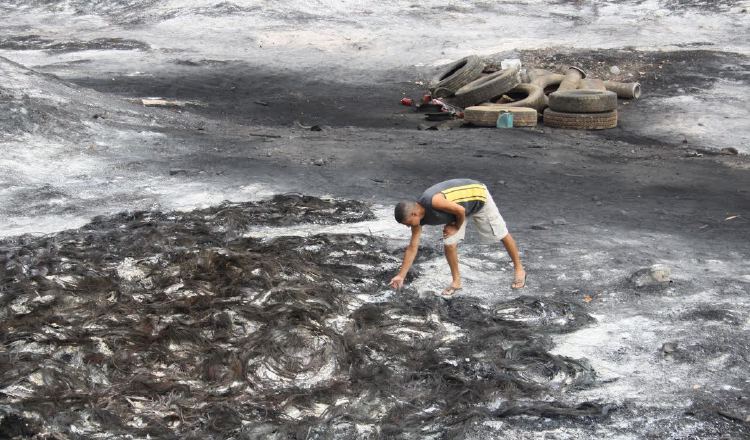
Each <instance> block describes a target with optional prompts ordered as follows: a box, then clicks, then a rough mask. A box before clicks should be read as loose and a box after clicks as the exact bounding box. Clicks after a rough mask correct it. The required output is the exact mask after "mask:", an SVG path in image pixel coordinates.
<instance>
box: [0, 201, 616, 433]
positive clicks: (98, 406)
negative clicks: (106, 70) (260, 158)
mask: <svg viewBox="0 0 750 440" xmlns="http://www.w3.org/2000/svg"><path fill="white" fill-rule="evenodd" d="M370 216H371V213H370V212H369V210H368V209H367V208H366V207H365V206H364V205H363V204H361V203H359V202H347V201H331V200H321V199H317V198H312V197H305V196H296V195H285V196H278V197H276V198H274V199H272V200H269V201H265V202H258V203H245V204H229V203H226V204H223V205H221V206H218V207H214V208H210V209H203V210H196V211H192V212H173V213H158V212H136V213H123V214H119V215H115V216H111V217H99V218H96V219H95V220H94V221H92V222H91V223H90V224H88V225H86V226H84V227H82V228H80V229H77V230H69V231H64V232H60V233H58V234H54V235H48V236H42V237H32V236H20V237H14V238H9V239H6V240H4V241H2V242H0V283H1V284H0V436H2V437H19V438H20V437H28V436H33V435H36V434H38V435H40V436H44V435H48V434H50V433H62V434H64V435H66V436H70V437H71V438H81V437H93V436H97V435H99V436H108V437H117V436H134V437H140V438H145V437H146V436H151V437H156V438H201V439H204V438H230V437H232V438H279V439H281V438H285V439H286V438H332V437H336V438H363V437H364V438H368V437H369V438H375V437H382V436H393V437H399V438H402V437H410V438H411V437H420V438H440V437H444V436H446V435H452V434H458V433H460V432H463V431H464V430H465V429H467V427H470V426H472V425H475V424H476V423H479V422H481V421H484V420H487V419H493V418H505V419H506V420H508V421H509V423H511V422H512V421H513V420H515V419H519V418H517V417H515V416H519V415H525V416H531V417H545V418H554V419H556V420H559V421H560V423H566V424H567V423H581V422H582V421H583V422H584V423H589V422H587V421H586V420H588V419H590V418H601V417H605V416H606V414H607V413H608V412H609V410H610V409H611V407H610V406H609V405H603V404H599V403H595V402H571V401H569V400H570V398H568V397H567V396H566V391H567V390H569V389H572V388H582V387H589V386H592V384H593V383H594V382H595V374H594V372H593V370H592V369H591V367H590V366H589V365H588V364H587V363H586V362H585V361H583V360H576V359H571V358H567V357H563V356H556V355H552V354H550V353H549V352H548V350H549V349H550V348H551V347H552V342H551V338H550V337H549V334H550V333H556V332H557V333H559V332H565V331H572V330H574V329H575V328H578V327H580V326H581V325H584V324H585V323H587V322H589V321H590V320H591V318H590V317H589V316H588V315H586V313H584V312H583V311H582V310H580V309H579V308H575V307H571V306H566V305H564V304H561V303H557V302H555V301H546V300H545V301H541V300H536V299H533V298H519V299H518V300H515V301H510V302H506V303H501V304H499V305H496V306H493V307H490V306H487V305H484V304H481V303H479V302H477V301H474V300H466V299H462V298H458V299H455V300H453V301H451V302H446V301H443V300H442V299H439V298H436V297H431V296H430V297H427V298H421V297H418V296H417V295H415V294H414V292H411V291H408V290H407V291H405V292H401V293H400V294H395V295H393V296H391V297H385V296H383V294H384V292H385V291H384V284H385V283H384V280H386V279H387V276H388V274H389V273H390V272H391V268H392V267H395V266H397V265H398V263H399V258H398V256H397V255H393V254H392V253H391V252H390V251H389V250H388V249H387V248H386V246H385V243H384V242H383V241H382V240H380V239H378V238H376V237H373V236H370V235H356V234H355V235H347V234H339V235H313V236H309V237H291V236H288V237H280V238H277V239H272V240H260V239H256V238H247V237H243V236H242V233H241V232H242V230H243V229H244V228H245V227H246V226H247V225H250V224H272V225H280V224H289V223H293V222H302V221H304V222H318V223H322V222H332V221H336V220H340V221H341V219H343V221H357V220H362V219H365V218H369V217H370ZM514 310H515V311H516V312H514ZM521 419H523V420H526V419H525V418H521ZM581 419H583V420H581Z"/></svg>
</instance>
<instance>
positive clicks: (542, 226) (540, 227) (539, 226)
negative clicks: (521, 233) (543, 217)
mask: <svg viewBox="0 0 750 440" xmlns="http://www.w3.org/2000/svg"><path fill="white" fill-rule="evenodd" d="M531 229H534V230H536V231H546V230H548V229H550V227H549V226H547V225H545V224H542V223H537V224H535V225H531Z"/></svg>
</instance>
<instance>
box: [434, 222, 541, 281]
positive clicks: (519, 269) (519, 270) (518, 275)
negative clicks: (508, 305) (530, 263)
mask: <svg viewBox="0 0 750 440" xmlns="http://www.w3.org/2000/svg"><path fill="white" fill-rule="evenodd" d="M503 246H505V250H506V251H507V252H508V255H509V256H510V259H511V260H512V261H513V270H514V272H515V273H514V275H513V284H511V286H510V287H511V288H513V289H520V288H522V287H525V286H526V271H525V270H524V268H523V264H522V263H521V255H520V254H519V253H518V246H516V241H515V240H513V237H512V236H511V235H510V234H508V235H506V236H505V237H504V238H503ZM446 255H447V253H446Z"/></svg>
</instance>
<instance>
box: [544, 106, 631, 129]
mask: <svg viewBox="0 0 750 440" xmlns="http://www.w3.org/2000/svg"><path fill="white" fill-rule="evenodd" d="M544 125H545V126H547V127H553V128H572V129H578V130H604V129H607V128H615V127H617V110H612V111H608V112H602V113H563V112H557V111H554V110H552V108H548V109H547V110H545V111H544Z"/></svg>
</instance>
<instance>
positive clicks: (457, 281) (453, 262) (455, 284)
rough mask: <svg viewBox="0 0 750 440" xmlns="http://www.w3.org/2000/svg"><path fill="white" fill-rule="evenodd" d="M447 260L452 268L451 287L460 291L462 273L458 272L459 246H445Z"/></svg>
mask: <svg viewBox="0 0 750 440" xmlns="http://www.w3.org/2000/svg"><path fill="white" fill-rule="evenodd" d="M445 259H446V260H448V266H450V268H451V277H452V278H453V281H452V282H451V285H450V287H452V288H454V289H460V288H461V272H459V270H458V244H447V245H445Z"/></svg>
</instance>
